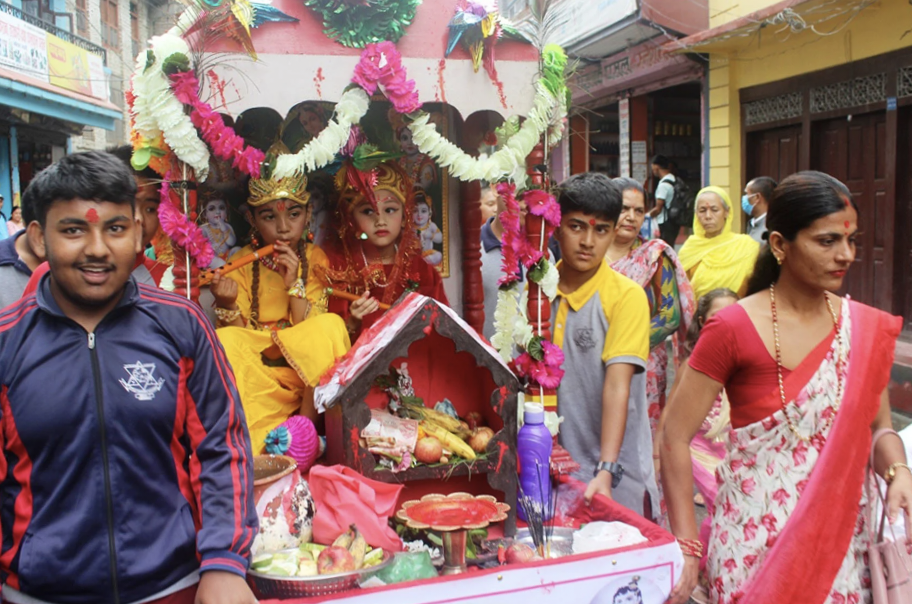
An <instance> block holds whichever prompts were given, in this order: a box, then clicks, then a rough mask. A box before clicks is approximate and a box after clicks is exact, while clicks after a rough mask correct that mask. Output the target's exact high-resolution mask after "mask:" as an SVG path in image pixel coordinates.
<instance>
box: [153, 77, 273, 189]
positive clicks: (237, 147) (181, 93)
mask: <svg viewBox="0 0 912 604" xmlns="http://www.w3.org/2000/svg"><path fill="white" fill-rule="evenodd" d="M171 89H172V90H174V96H176V97H177V100H179V101H180V102H181V103H183V104H185V105H189V106H190V107H192V109H193V110H192V111H191V113H190V121H192V122H193V125H194V126H196V127H197V128H199V130H200V134H201V135H202V137H203V140H204V141H206V143H207V144H208V145H209V147H210V148H211V149H212V153H213V154H214V155H215V156H216V157H217V158H219V159H221V160H223V161H230V162H231V165H232V166H234V167H235V168H236V169H238V170H241V171H242V172H244V174H249V175H250V176H252V177H253V178H259V177H260V164H262V163H263V160H264V159H266V155H265V154H264V153H263V152H262V151H260V150H259V149H257V148H255V147H245V146H244V139H243V138H241V137H240V136H238V135H237V134H236V133H235V132H234V130H232V129H231V128H229V127H228V126H226V125H225V122H224V120H222V116H221V115H219V114H218V112H216V111H215V110H214V109H213V108H212V107H211V106H210V105H209V104H208V103H204V102H203V101H201V100H200V98H199V92H198V91H199V80H197V79H196V75H195V74H194V73H193V72H192V71H184V72H181V73H175V74H172V75H171Z"/></svg>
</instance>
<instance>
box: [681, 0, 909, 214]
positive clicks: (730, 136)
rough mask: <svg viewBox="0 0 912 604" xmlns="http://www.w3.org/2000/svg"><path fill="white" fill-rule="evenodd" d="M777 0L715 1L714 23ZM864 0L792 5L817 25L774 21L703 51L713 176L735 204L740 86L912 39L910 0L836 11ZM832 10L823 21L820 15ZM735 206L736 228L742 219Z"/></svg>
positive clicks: (711, 12)
mask: <svg viewBox="0 0 912 604" xmlns="http://www.w3.org/2000/svg"><path fill="white" fill-rule="evenodd" d="M773 4H777V2H775V1H770V0H753V1H751V0H710V1H709V18H710V27H711V28H714V27H719V26H721V25H725V24H726V23H729V22H730V21H733V20H735V19H738V18H740V17H744V16H747V15H749V14H751V13H753V12H754V11H757V10H760V9H762V8H765V7H767V6H771V5H773ZM859 5H864V3H863V1H862V0H843V1H842V2H838V3H836V4H834V3H833V2H832V1H831V0H814V1H811V2H805V3H802V4H798V5H795V6H794V7H793V8H792V10H794V12H795V13H797V14H798V15H800V16H801V17H802V18H803V19H804V21H805V23H806V24H813V25H814V28H815V29H816V30H817V31H816V32H815V31H811V30H810V29H805V30H804V31H802V32H799V33H794V32H791V31H778V30H780V29H781V28H783V27H784V26H783V25H781V24H780V25H768V26H766V27H765V28H763V29H761V30H760V31H759V32H758V31H757V28H756V27H752V28H748V29H746V30H740V31H747V32H748V33H749V34H750V35H748V36H734V37H730V38H728V39H726V40H717V41H714V42H712V43H710V44H709V45H708V46H706V47H704V48H702V49H696V50H700V51H702V52H708V53H709V56H710V63H709V124H708V128H709V166H710V167H709V182H710V184H713V185H716V186H720V187H724V188H727V189H728V190H729V192H730V194H731V196H732V200H733V203H734V205H735V206H736V208H737V206H738V205H739V203H738V201H737V200H738V199H740V197H741V186H742V182H741V180H742V175H741V137H742V130H741V109H740V102H739V90H740V89H742V88H748V87H751V86H757V85H759V84H767V83H769V82H775V81H778V80H783V79H786V78H790V77H794V76H798V75H801V74H805V73H811V72H814V71H819V70H821V69H827V68H830V67H835V66H839V65H844V64H846V63H850V62H852V61H858V60H860V59H866V58H869V57H874V56H877V55H880V54H884V53H887V52H891V51H894V50H899V49H902V48H908V47H910V46H912V33H906V32H907V31H908V30H910V29H912V5H910V3H909V2H908V0H880V1H877V2H873V3H870V5H868V6H866V7H865V8H863V9H862V10H859V11H851V10H850V11H849V12H847V13H845V14H841V15H839V14H836V13H837V12H838V10H837V9H839V10H843V9H847V8H850V7H851V6H859ZM824 17H830V18H828V19H827V20H826V21H824V22H821V23H815V22H816V21H818V20H820V19H822V18H824ZM823 34H831V35H823ZM743 219H744V215H743V212H740V211H735V225H736V226H735V228H736V229H740V228H741V225H742V223H743Z"/></svg>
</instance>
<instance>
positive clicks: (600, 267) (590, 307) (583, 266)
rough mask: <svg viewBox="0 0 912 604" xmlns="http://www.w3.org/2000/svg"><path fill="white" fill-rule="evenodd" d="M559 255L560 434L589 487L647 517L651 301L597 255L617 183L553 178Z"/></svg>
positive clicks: (612, 216)
mask: <svg viewBox="0 0 912 604" xmlns="http://www.w3.org/2000/svg"><path fill="white" fill-rule="evenodd" d="M558 203H559V204H560V207H561V224H560V227H559V228H558V229H557V232H556V239H557V241H558V243H559V245H560V251H561V257H562V260H561V261H560V263H558V265H557V266H558V270H559V272H560V283H559V286H558V298H557V300H556V301H555V304H554V306H553V310H552V318H551V324H552V326H553V327H552V329H553V332H554V335H553V339H554V343H555V344H557V345H558V346H560V347H561V349H562V350H563V352H564V356H565V359H566V360H565V362H564V365H563V366H564V370H565V371H566V373H565V375H564V378H563V381H562V382H561V385H560V388H558V391H557V401H558V408H559V410H560V414H561V415H562V416H564V423H563V424H562V425H561V431H560V443H561V445H562V446H563V447H564V448H566V449H567V451H569V452H570V454H571V455H572V456H573V458H574V459H575V460H576V461H578V462H579V463H580V465H581V469H580V471H579V472H578V473H577V478H579V479H580V480H584V481H586V482H588V486H587V488H586V493H585V498H586V501H591V499H592V496H593V495H595V494H596V493H598V494H601V495H604V496H606V497H609V498H611V499H613V500H615V501H617V502H618V503H620V504H621V505H623V506H624V507H626V508H628V509H630V510H632V511H634V512H636V513H637V514H640V515H643V516H645V517H646V518H648V519H651V518H652V517H653V511H654V510H658V508H657V504H658V490H657V487H656V479H655V469H654V466H653V463H652V435H651V434H650V430H649V418H648V415H647V409H646V374H645V369H646V359H647V356H648V355H649V303H648V302H647V300H646V294H645V292H644V291H643V288H642V287H640V286H639V285H637V284H636V283H635V282H634V281H632V280H630V279H628V278H627V277H624V276H623V275H621V274H619V273H617V272H615V271H614V270H612V269H611V268H610V267H609V266H608V264H607V263H606V262H605V261H604V258H605V252H606V251H607V250H608V247H609V246H610V245H611V241H612V239H613V238H614V235H615V227H616V226H617V222H618V218H619V216H620V213H621V207H622V195H621V191H620V188H619V187H618V186H617V185H615V184H614V183H612V182H611V179H609V178H608V177H607V176H605V175H603V174H596V173H585V174H578V175H575V176H571V177H570V178H568V179H567V180H565V181H564V182H563V183H561V184H560V185H559V196H558Z"/></svg>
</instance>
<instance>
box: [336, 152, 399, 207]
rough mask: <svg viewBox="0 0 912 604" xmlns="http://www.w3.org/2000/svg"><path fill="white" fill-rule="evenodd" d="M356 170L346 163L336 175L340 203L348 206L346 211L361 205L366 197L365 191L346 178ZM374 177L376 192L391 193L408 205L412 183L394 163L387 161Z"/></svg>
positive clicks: (374, 171)
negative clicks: (349, 172) (351, 171)
mask: <svg viewBox="0 0 912 604" xmlns="http://www.w3.org/2000/svg"><path fill="white" fill-rule="evenodd" d="M354 169H355V168H354V166H351V165H348V164H347V163H346V164H345V165H343V166H342V169H340V170H339V172H338V173H337V174H336V188H337V189H338V190H339V197H340V201H342V203H343V204H344V206H346V209H349V208H351V207H352V206H354V205H355V204H357V203H359V202H360V201H361V200H362V199H364V197H365V195H364V191H361V190H359V189H358V188H357V187H355V186H353V184H352V183H351V182H350V181H349V179H348V178H346V175H347V173H348V170H354ZM372 177H373V178H376V184H374V186H373V187H372V189H373V190H374V191H389V192H390V193H392V194H393V195H395V196H396V198H397V199H399V201H400V202H401V203H402V205H405V204H406V203H407V200H408V197H409V189H410V188H411V186H412V183H411V181H409V179H408V176H406V174H405V173H404V172H403V171H402V169H401V168H399V166H397V165H395V164H393V163H392V161H385V162H383V163H381V164H379V165H378V166H377V167H376V168H375V169H374V170H373V175H372Z"/></svg>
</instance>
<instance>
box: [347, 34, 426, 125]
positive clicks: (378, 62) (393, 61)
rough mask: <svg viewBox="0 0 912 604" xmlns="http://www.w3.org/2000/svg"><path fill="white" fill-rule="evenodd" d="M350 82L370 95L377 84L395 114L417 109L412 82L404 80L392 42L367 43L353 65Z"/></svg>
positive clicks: (402, 68)
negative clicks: (359, 57)
mask: <svg viewBox="0 0 912 604" xmlns="http://www.w3.org/2000/svg"><path fill="white" fill-rule="evenodd" d="M352 82H354V83H355V84H357V85H358V86H360V87H361V88H363V89H364V90H365V92H367V93H368V94H374V92H375V91H376V90H377V85H378V84H380V85H382V86H383V92H384V93H385V94H386V97H387V98H388V99H389V100H390V102H391V103H392V104H393V107H395V109H396V111H397V112H398V113H412V112H413V111H418V109H420V108H421V101H420V100H418V91H417V90H415V81H414V80H408V79H406V73H405V68H404V67H403V66H402V55H400V54H399V51H398V50H396V45H395V44H393V43H392V42H388V41H387V42H379V43H375V44H368V45H367V46H365V47H364V51H363V52H362V53H361V60H360V61H358V64H357V65H356V66H355V74H354V75H353V76H352Z"/></svg>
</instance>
